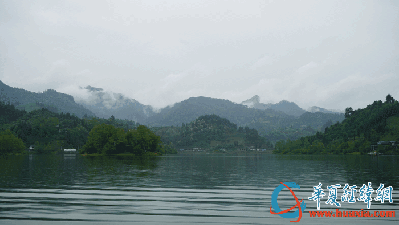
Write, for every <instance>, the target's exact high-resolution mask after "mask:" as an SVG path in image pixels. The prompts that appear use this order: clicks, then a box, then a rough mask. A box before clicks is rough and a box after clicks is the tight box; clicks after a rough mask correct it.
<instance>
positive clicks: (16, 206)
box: [0, 154, 399, 225]
mask: <svg viewBox="0 0 399 225" xmlns="http://www.w3.org/2000/svg"><path fill="white" fill-rule="evenodd" d="M280 182H295V183H296V184H298V185H299V186H300V189H298V188H292V190H293V191H294V193H295V195H296V196H297V197H298V199H299V200H301V199H303V201H305V203H306V209H305V211H304V213H303V215H302V218H301V221H300V223H302V224H338V223H339V224H358V223H359V224H360V223H362V224H375V223H381V224H399V219H398V218H399V192H398V189H399V157H398V156H378V157H375V156H362V155H272V154H258V155H257V154H248V155H227V154H209V155H206V154H193V155H190V154H185V155H172V156H162V157H157V158H153V159H140V158H132V157H87V156H86V157H84V156H81V155H73V154H72V155H25V156H10V157H8V158H1V159H0V202H1V204H0V224H206V225H210V224H287V223H289V221H291V220H296V219H295V218H294V219H287V218H282V217H280V216H279V215H272V214H271V213H270V207H271V196H272V193H273V191H274V189H276V188H277V187H278V186H279V185H280ZM319 182H320V183H322V186H321V188H322V189H323V190H324V193H325V196H324V198H322V199H321V203H320V210H331V211H333V212H335V211H336V209H339V210H340V211H345V210H352V211H353V210H356V211H360V210H361V209H364V210H367V204H366V203H364V202H362V201H356V202H355V203H348V202H342V203H341V204H342V205H341V207H336V206H335V205H330V204H325V202H326V201H327V197H328V194H329V191H328V189H327V186H330V185H334V184H340V185H341V188H338V194H337V196H338V197H337V200H338V202H340V196H341V195H342V193H343V190H342V188H343V186H344V185H345V184H346V183H347V184H349V185H357V188H356V189H357V193H356V194H355V197H359V189H360V187H361V186H362V185H363V184H366V185H367V183H368V182H371V183H372V187H373V189H374V190H377V188H378V187H379V185H380V183H382V184H384V185H385V187H388V186H392V187H393V193H392V198H393V203H389V202H388V200H385V202H384V203H381V202H380V201H374V197H376V196H377V194H376V193H375V192H374V193H372V196H371V197H372V198H373V201H372V202H371V206H370V209H369V210H370V211H371V212H373V211H377V210H378V211H382V210H389V211H392V210H395V212H396V217H395V218H344V217H342V218H334V217H329V218H326V217H323V218H314V217H310V216H309V213H308V211H313V210H315V211H316V210H317V208H316V202H315V201H311V200H308V197H311V196H312V193H313V186H316V185H318V184H319ZM277 199H278V205H279V207H280V208H281V209H282V210H284V209H288V208H290V207H291V206H293V205H295V204H296V202H295V200H294V197H293V196H292V195H291V193H290V192H289V191H288V189H286V188H285V189H283V190H282V191H281V192H280V193H279V195H278V198H277ZM297 209H298V208H295V209H294V210H297Z"/></svg>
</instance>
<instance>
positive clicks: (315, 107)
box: [307, 106, 344, 113]
mask: <svg viewBox="0 0 399 225" xmlns="http://www.w3.org/2000/svg"><path fill="white" fill-rule="evenodd" d="M307 111H308V112H312V113H314V112H323V113H344V111H342V110H338V109H324V108H320V107H317V106H312V107H310V108H309V109H308V110H307Z"/></svg>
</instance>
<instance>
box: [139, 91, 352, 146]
mask: <svg viewBox="0 0 399 225" xmlns="http://www.w3.org/2000/svg"><path fill="white" fill-rule="evenodd" d="M212 114H214V115H217V116H220V117H222V118H226V119H228V120H229V121H231V122H232V123H235V124H237V125H238V126H242V127H245V126H248V127H249V128H253V129H256V130H257V131H258V132H259V134H260V135H261V136H265V137H267V138H268V139H269V140H270V141H277V140H280V139H283V140H286V139H288V138H291V139H297V138H300V137H303V136H306V135H311V134H315V132H316V131H317V130H320V129H321V128H322V126H323V125H324V124H325V123H326V122H328V121H330V120H331V121H334V122H336V121H340V122H341V121H342V120H343V119H344V115H343V114H331V113H321V112H317V113H310V112H306V113H303V114H302V115H301V116H299V117H294V116H289V115H287V114H285V113H283V112H280V111H275V110H272V109H264V110H261V109H255V108H248V107H247V106H244V105H241V104H235V103H233V102H231V101H228V100H222V99H213V98H208V97H192V98H189V99H187V100H184V101H182V102H180V103H176V104H175V105H174V106H173V107H167V108H164V109H162V110H161V112H160V113H159V114H155V115H154V116H152V117H149V118H148V120H147V124H149V125H151V126H154V127H160V126H172V125H173V126H181V124H182V123H189V122H191V121H193V120H195V119H196V118H197V117H199V116H202V115H212ZM308 126H310V128H311V129H306V128H307V127H308Z"/></svg>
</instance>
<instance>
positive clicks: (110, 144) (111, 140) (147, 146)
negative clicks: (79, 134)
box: [81, 124, 164, 155]
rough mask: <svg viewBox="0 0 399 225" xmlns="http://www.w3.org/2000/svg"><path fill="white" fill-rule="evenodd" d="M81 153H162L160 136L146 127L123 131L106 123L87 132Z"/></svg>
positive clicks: (141, 126)
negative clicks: (87, 135)
mask: <svg viewBox="0 0 399 225" xmlns="http://www.w3.org/2000/svg"><path fill="white" fill-rule="evenodd" d="M81 152H82V153H88V154H93V153H98V154H120V153H133V154H135V155H143V154H144V153H146V152H153V153H160V154H162V153H164V152H163V148H162V146H161V140H160V137H159V136H157V135H155V134H154V133H153V132H152V131H151V130H150V129H148V128H147V127H145V126H143V125H140V126H138V127H137V129H132V130H129V131H128V132H126V133H125V131H124V130H123V129H122V128H115V127H114V126H112V125H108V124H99V125H96V126H95V127H93V129H92V130H91V131H90V133H89V137H88V139H87V142H86V144H85V145H84V146H83V149H82V151H81Z"/></svg>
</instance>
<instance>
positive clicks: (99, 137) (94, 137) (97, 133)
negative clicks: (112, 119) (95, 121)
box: [82, 124, 117, 154]
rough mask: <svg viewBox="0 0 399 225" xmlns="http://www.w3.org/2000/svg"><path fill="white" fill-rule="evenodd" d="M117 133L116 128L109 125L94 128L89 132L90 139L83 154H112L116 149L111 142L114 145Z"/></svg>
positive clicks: (84, 147)
mask: <svg viewBox="0 0 399 225" xmlns="http://www.w3.org/2000/svg"><path fill="white" fill-rule="evenodd" d="M116 133H117V130H116V128H115V127H114V126H112V125H109V124H99V125H96V126H94V127H93V129H91V131H90V132H89V137H88V138H87V142H86V144H85V145H84V146H83V149H82V152H83V153H89V154H92V153H100V154H101V153H106V152H112V151H113V150H114V149H113V147H112V146H110V145H111V143H109V142H112V144H113V140H114V138H115V135H116ZM104 147H105V148H104Z"/></svg>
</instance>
